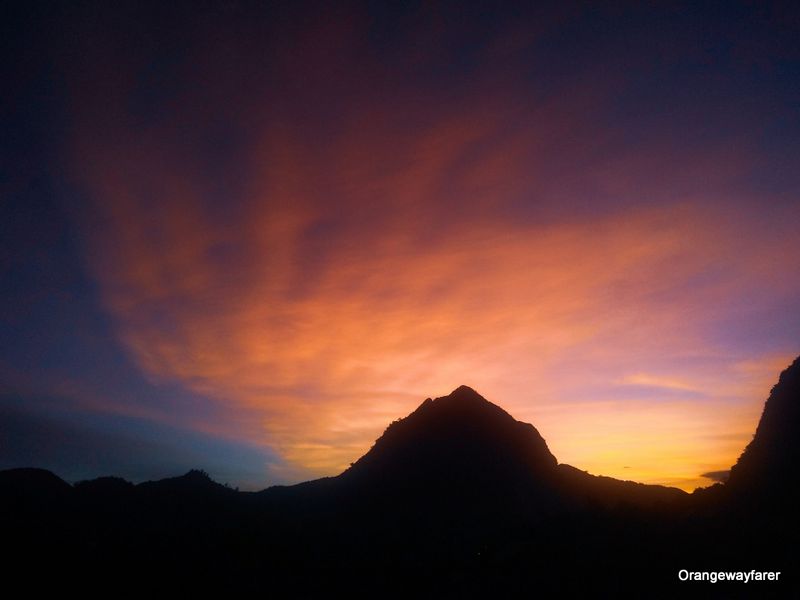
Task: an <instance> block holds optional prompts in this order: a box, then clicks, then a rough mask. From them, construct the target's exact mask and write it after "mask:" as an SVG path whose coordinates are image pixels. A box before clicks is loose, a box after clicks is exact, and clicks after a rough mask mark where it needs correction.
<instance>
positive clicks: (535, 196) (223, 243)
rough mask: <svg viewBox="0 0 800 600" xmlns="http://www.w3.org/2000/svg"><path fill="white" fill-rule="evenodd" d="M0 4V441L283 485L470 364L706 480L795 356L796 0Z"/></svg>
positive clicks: (508, 393)
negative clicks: (700, 0)
mask: <svg viewBox="0 0 800 600" xmlns="http://www.w3.org/2000/svg"><path fill="white" fill-rule="evenodd" d="M389 4H391V5H392V6H393V8H387V6H388V5H389ZM645 5H646V6H645ZM498 6H499V7H498ZM2 11H3V14H2V15H0V16H1V17H2V24H1V25H0V27H2V29H3V32H2V42H0V43H2V45H3V50H2V53H1V54H0V55H1V56H2V61H3V67H2V68H3V82H4V84H3V87H4V88H5V89H4V92H3V94H2V101H0V127H1V128H2V132H3V134H2V136H0V157H2V158H1V162H0V165H1V166H0V245H1V247H2V248H1V251H2V253H1V254H0V288H1V289H2V296H0V302H1V303H2V304H0V340H2V343H0V468H9V467H18V466H39V467H44V468H49V469H51V470H53V471H54V472H56V473H57V474H59V475H61V476H62V477H64V478H65V479H67V480H70V481H75V480H79V479H85V478H88V477H96V476H100V475H109V474H114V475H120V476H123V477H126V478H128V479H131V480H134V481H142V480H146V479H154V478H159V477H165V476H171V475H177V474H181V473H182V472H184V471H186V470H188V469H190V468H195V467H196V468H205V469H206V470H207V471H209V472H210V474H211V475H212V476H213V477H214V478H215V479H217V480H218V481H222V482H229V483H230V484H231V485H237V486H241V487H243V488H245V489H260V488H263V487H266V486H268V485H272V484H275V483H294V482H298V481H302V480H305V479H310V478H314V477H319V476H323V475H333V474H336V473H338V472H340V471H341V470H342V469H343V468H345V467H347V465H348V464H349V463H350V462H352V461H354V460H355V459H356V458H358V457H359V456H361V455H362V454H363V453H364V452H365V451H366V450H368V449H369V447H370V445H371V443H372V442H373V441H374V439H375V438H377V437H378V436H379V435H380V434H381V433H382V432H383V430H384V428H385V427H386V426H387V425H388V424H389V423H390V422H391V421H393V420H394V419H397V418H399V417H402V416H405V415H406V414H408V413H409V412H411V411H412V410H413V409H414V408H416V406H418V405H419V404H420V403H421V402H422V401H423V400H424V399H425V398H427V397H436V396H442V395H445V394H447V393H449V392H450V391H452V390H453V389H454V388H456V387H458V386H459V385H461V384H466V385H469V386H471V387H473V388H474V389H476V390H477V391H478V392H479V393H481V394H482V395H483V396H485V397H486V398H488V399H489V400H491V401H493V402H495V403H496V404H499V405H500V406H502V407H503V408H505V409H506V410H507V411H508V412H510V413H511V414H512V415H513V416H514V417H515V418H517V419H519V420H522V421H527V422H531V423H533V424H534V425H535V426H536V427H537V429H538V430H539V431H540V433H541V434H542V436H543V437H544V438H545V440H546V441H547V443H548V445H549V447H550V449H551V451H552V452H553V454H555V455H556V457H557V458H558V459H559V461H560V462H565V463H569V464H572V465H574V466H576V467H578V468H581V469H584V470H588V471H589V472H591V473H595V474H603V475H610V476H613V477H618V478H623V479H633V480H636V481H641V482H645V483H663V484H668V485H675V486H678V487H681V488H683V489H687V490H692V489H694V488H695V487H697V486H701V485H710V484H711V483H712V481H711V480H710V479H709V478H704V477H702V474H703V473H707V472H712V471H720V470H724V469H727V468H729V467H730V466H731V464H732V463H733V462H735V460H736V458H737V457H738V455H739V453H740V452H741V451H742V449H743V448H744V446H745V445H746V444H747V442H748V441H749V440H750V438H751V436H752V434H753V432H754V430H755V426H756V424H757V422H758V418H759V416H760V413H761V409H762V407H763V402H764V400H765V399H766V397H767V395H768V393H769V389H770V387H771V386H772V385H773V384H774V383H775V382H776V381H777V376H778V374H779V372H780V371H781V370H782V369H783V368H785V367H786V366H788V364H789V363H790V362H791V360H792V359H793V358H794V357H795V356H796V355H797V354H800V195H799V194H800V192H799V191H798V190H800V44H798V41H797V40H798V39H800V19H799V18H798V14H799V11H798V9H797V8H796V6H793V5H792V3H786V4H783V3H777V2H763V3H761V2H759V3H749V2H748V3H741V4H739V3H736V2H729V3H719V4H713V5H711V4H709V5H708V8H707V9H706V8H698V5H697V3H686V4H669V5H668V4H663V5H660V6H658V7H657V6H656V5H655V4H651V3H587V4H577V3H575V4H571V5H570V4H568V3H563V2H558V3H554V4H552V6H550V7H547V6H546V4H544V3H535V2H524V3H519V4H517V3H513V2H509V3H485V4H481V3H472V2H469V3H466V2H453V3H434V4H428V3H416V2H411V3H404V4H401V3H398V4H396V5H395V4H394V3H386V2H360V3H349V2H336V3H319V4H318V3H308V2H287V3H275V4H265V3H260V2H246V1H242V2H236V1H228V2H194V3H185V2H166V3H148V2H139V3H122V2H120V3H117V2H113V3H112V2H107V3H100V2H98V3H92V2H85V3H75V4H74V5H72V4H70V5H68V3H62V5H61V6H51V5H48V4H44V3H42V4H36V3H20V4H19V6H17V7H11V6H5V7H4V8H3V9H2Z"/></svg>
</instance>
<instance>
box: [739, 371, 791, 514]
mask: <svg viewBox="0 0 800 600" xmlns="http://www.w3.org/2000/svg"><path fill="white" fill-rule="evenodd" d="M798 464H800V357H798V358H797V359H795V361H794V362H793V363H792V364H791V365H790V366H789V367H788V368H787V369H786V370H785V371H783V372H782V373H781V375H780V377H779V379H778V383H777V384H776V385H775V386H774V387H773V388H772V391H771V392H770V395H769V398H767V401H766V404H765V405H764V412H763V414H762V415H761V420H760V421H759V423H758V428H757V429H756V432H755V435H754V436H753V440H752V441H751V442H750V443H749V444H748V445H747V447H746V448H745V450H744V452H742V455H741V456H740V457H739V460H738V461H737V462H736V464H735V465H734V466H733V467H732V468H731V472H730V476H729V478H728V481H727V483H726V485H725V487H726V488H727V490H728V491H729V493H730V494H732V495H733V496H734V497H741V498H748V499H749V500H750V501H754V502H764V501H769V502H770V503H771V504H772V505H773V508H777V507H779V506H783V507H785V508H787V509H788V508H792V509H794V508H795V507H796V506H797V503H798V501H800V482H798V479H797V465H798Z"/></svg>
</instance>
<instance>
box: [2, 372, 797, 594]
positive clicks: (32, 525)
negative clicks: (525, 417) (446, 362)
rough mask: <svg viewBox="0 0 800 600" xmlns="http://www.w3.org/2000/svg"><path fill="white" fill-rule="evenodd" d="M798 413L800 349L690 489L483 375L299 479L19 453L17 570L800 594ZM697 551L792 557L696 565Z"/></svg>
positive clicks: (7, 494) (81, 584) (73, 587)
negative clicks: (130, 467)
mask: <svg viewBox="0 0 800 600" xmlns="http://www.w3.org/2000/svg"><path fill="white" fill-rule="evenodd" d="M799 413H800V359H798V360H796V361H795V362H794V364H793V365H792V366H791V367H790V368H789V369H787V370H786V371H784V373H783V374H782V375H781V378H780V382H779V383H778V385H776V386H775V387H774V388H773V390H772V393H771V395H770V397H769V400H768V401H767V404H766V406H765V410H764V414H763V416H762V419H761V422H760V424H759V427H758V430H757V432H756V435H755V436H754V439H753V441H752V442H751V444H750V445H749V446H748V447H747V449H746V450H745V451H744V453H743V454H742V456H741V458H740V459H739V461H738V462H737V464H736V465H735V466H734V467H733V469H732V471H731V476H730V479H729V481H728V483H727V484H725V485H716V486H714V487H712V488H707V489H705V490H700V491H698V492H695V493H694V494H691V495H689V494H685V493H683V492H681V491H679V490H675V489H672V488H664V487H660V486H645V485H641V484H635V483H631V482H622V481H618V480H614V479H611V478H605V477H594V476H591V475H588V474H586V473H584V472H582V471H579V470H577V469H574V468H573V467H570V466H568V465H563V464H562V465H559V464H558V463H557V461H556V459H555V458H554V457H553V455H552V454H551V453H550V451H549V450H548V448H547V445H546V444H545V442H544V440H543V439H542V437H541V436H540V435H539V433H538V432H537V431H536V429H535V428H534V427H533V426H531V425H528V424H524V423H520V422H518V421H515V420H514V419H513V418H512V417H511V416H510V415H508V414H507V413H505V412H504V411H503V410H502V409H500V408H499V407H497V406H495V405H494V404H491V403H490V402H488V401H486V400H485V399H483V398H482V397H481V396H479V395H478V394H477V393H476V392H474V391H473V390H471V389H469V388H466V387H462V388H459V389H457V390H456V391H454V392H453V393H452V394H450V395H449V396H446V397H444V398H439V399H436V400H426V401H425V402H424V403H423V404H422V405H421V406H420V407H419V408H418V409H417V410H416V411H415V412H414V413H412V414H411V415H409V416H408V417H406V418H405V419H402V420H400V421H397V422H395V423H393V424H392V425H391V426H389V428H387V430H386V432H385V433H384V435H383V436H382V437H381V438H380V439H379V440H378V441H377V442H376V443H375V445H374V446H373V448H372V449H371V450H370V451H369V452H368V453H367V454H366V455H364V456H363V457H362V458H361V459H360V460H359V461H357V462H356V463H355V464H354V465H353V466H352V467H351V468H350V469H348V470H347V471H345V472H344V473H342V474H341V475H339V476H338V477H332V478H327V479H321V480H317V481H312V482H308V483H304V484H300V485H297V486H291V487H274V488H269V489H267V490H264V491H263V492H258V493H244V492H237V491H235V490H232V489H230V488H228V487H225V486H222V485H219V484H217V483H215V482H213V481H212V480H211V479H209V478H208V476H207V475H205V474H204V473H202V472H200V471H192V472H190V473H188V474H187V475H184V476H182V477H177V478H174V479H166V480H162V481H156V482H147V483H143V484H140V485H133V484H130V483H128V482H126V481H124V480H121V479H117V478H101V479H96V480H93V481H87V482H82V483H79V484H76V485H75V486H71V485H69V484H67V483H65V482H64V481H62V480H61V479H59V478H58V477H56V476H55V475H53V474H52V473H49V472H47V471H42V470H37V469H15V470H10V471H4V472H0V508H2V515H3V516H2V520H3V529H2V532H3V546H4V547H5V549H6V552H5V554H6V557H7V558H6V559H4V565H3V566H4V568H3V572H4V581H5V586H11V585H18V584H21V585H23V587H22V588H21V589H22V590H24V591H25V592H26V595H28V594H35V593H37V592H40V591H41V592H48V593H53V592H56V593H64V592H69V593H78V594H79V595H92V596H95V595H103V596H109V597H110V596H115V595H119V594H127V593H141V594H147V595H149V596H153V595H156V596H161V595H166V594H167V593H175V594H180V595H181V596H185V595H187V594H190V593H223V594H234V593H249V594H259V595H261V596H265V597H279V598H291V597H297V598H302V597H308V598H318V597H323V596H330V595H332V594H336V595H341V594H348V595H351V596H363V595H366V594H369V595H370V596H373V597H379V598H380V597H400V596H413V597H437V598H464V597H491V598H503V597H525V598H534V597H545V598H547V597H573V596H578V597H585V596H588V597H607V598H613V597H641V598H653V597H669V598H674V597H683V596H689V597H695V596H697V597H720V598H731V597H744V598H762V597H786V598H792V597H795V598H796V597H800V585H798V566H800V551H798V544H797V534H798V531H800V529H798V517H797V506H798V499H800V494H798V489H799V488H798V484H797V477H796V474H797V465H798V464H800V463H798V458H800V453H798V447H800V418H798V414H799ZM682 569H686V570H687V571H690V572H697V571H723V572H726V573H728V572H735V571H743V572H746V573H748V574H750V572H751V571H753V570H755V571H758V572H762V571H765V572H780V575H779V576H778V580H777V581H774V580H773V581H750V582H748V583H744V582H717V583H710V582H707V581H706V582H690V581H683V582H682V581H680V580H679V571H681V570H682ZM750 577H753V575H750ZM756 577H757V575H756ZM6 589H13V588H10V587H6Z"/></svg>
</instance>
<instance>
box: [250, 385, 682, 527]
mask: <svg viewBox="0 0 800 600" xmlns="http://www.w3.org/2000/svg"><path fill="white" fill-rule="evenodd" d="M262 494H263V495H264V496H265V497H270V498H272V499H275V498H282V499H284V501H285V502H287V503H291V504H293V505H295V506H296V505H298V504H300V505H303V506H304V508H305V509H306V510H310V509H311V507H313V506H319V507H320V509H322V510H331V509H332V508H335V507H337V506H339V505H344V506H345V508H349V507H352V506H358V507H359V510H361V511H363V510H364V509H365V508H367V509H368V508H370V507H375V506H381V507H383V509H386V510H389V509H391V510H395V511H398V512H402V513H404V514H409V513H412V512H414V511H418V512H420V513H424V514H425V515H426V516H430V515H431V514H433V515H436V514H438V513H444V514H447V515H448V516H449V517H452V515H453V514H456V513H458V514H461V515H464V514H471V515H475V514H478V513H487V512H493V513H495V514H497V515H499V516H497V517H495V518H496V519H500V518H501V517H502V518H506V517H513V518H523V517H524V518H526V519H527V520H531V519H532V520H537V519H540V518H543V517H546V516H548V515H552V514H554V513H564V512H565V511H570V510H578V509H581V508H587V507H592V508H598V507H604V508H609V507H613V506H617V505H627V506H636V507H640V508H641V507H645V508H651V507H655V506H659V505H664V504H673V503H675V502H680V501H682V500H685V499H686V498H687V494H686V493H685V492H683V491H681V490H678V489H675V488H667V487H664V486H656V485H644V484H640V483H634V482H630V481H619V480H617V479H613V478H610V477H597V476H594V475H590V474H588V473H586V472H584V471H581V470H579V469H576V468H574V467H571V466H569V465H559V464H558V461H557V460H556V457H555V456H553V454H552V453H551V452H550V449H549V448H548V447H547V443H546V442H545V440H544V438H543V437H542V436H541V435H540V434H539V432H538V431H537V430H536V428H535V427H534V426H533V425H531V424H529V423H523V422H520V421H517V420H516V419H514V418H513V417H512V416H511V415H510V414H508V413H507V412H506V411H505V410H503V409H502V408H500V407H499V406H497V405H496V404H493V403H492V402H489V401H488V400H487V399H486V398H484V397H483V396H481V395H480V394H478V393H477V392H476V391H475V390H473V389H472V388H470V387H467V386H463V385H462V386H460V387H459V388H457V389H455V390H454V391H453V392H451V393H450V394H449V395H447V396H443V397H440V398H436V399H431V398H428V399H427V400H425V401H424V402H423V403H422V404H420V406H419V407H418V408H417V409H416V410H414V411H413V412H412V413H411V414H409V415H408V416H407V417H405V418H402V419H398V420H397V421H394V422H393V423H391V424H390V425H389V426H388V427H387V428H386V430H385V431H384V433H383V435H381V436H380V438H378V439H377V440H376V442H375V444H374V445H373V446H372V448H371V449H370V450H369V451H368V452H367V453H366V454H365V455H364V456H362V457H361V458H359V459H358V460H357V461H356V462H354V463H353V464H352V465H351V466H350V468H348V469H347V470H345V471H344V472H343V473H341V474H340V475H338V476H336V477H328V478H323V479H320V480H316V481H313V482H306V483H302V484H299V485H297V486H289V487H276V488H269V489H267V490H265V491H264V492H263V493H262Z"/></svg>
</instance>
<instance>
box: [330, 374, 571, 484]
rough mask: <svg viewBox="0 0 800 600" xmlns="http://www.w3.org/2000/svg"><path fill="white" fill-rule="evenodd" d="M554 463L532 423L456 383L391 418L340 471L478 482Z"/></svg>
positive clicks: (548, 469) (543, 472)
mask: <svg viewBox="0 0 800 600" xmlns="http://www.w3.org/2000/svg"><path fill="white" fill-rule="evenodd" d="M556 464H557V461H556V459H555V457H554V456H553V455H552V454H551V453H550V450H549V449H548V448H547V444H546V443H545V441H544V439H543V438H542V436H541V435H539V432H538V431H536V429H535V428H534V427H533V425H530V424H528V423H521V422H519V421H517V420H516V419H514V418H513V417H512V416H511V415H509V414H508V413H507V412H506V411H504V410H503V409H502V408H500V407H499V406H497V405H496V404H493V403H491V402H489V401H488V400H486V399H485V398H484V397H483V396H481V395H480V394H479V393H478V392H476V391H475V390H474V389H472V388H470V387H467V386H460V387H458V388H456V389H455V390H453V392H451V393H450V394H449V395H447V396H442V397H440V398H436V399H430V398H428V399H427V400H425V401H424V402H423V403H422V404H421V405H420V406H419V407H418V408H417V409H416V410H415V411H414V412H412V413H411V414H410V415H408V416H407V417H405V418H403V419H400V420H398V421H395V422H394V423H392V424H391V425H390V426H389V427H388V428H387V429H386V431H385V432H384V434H383V435H382V436H381V437H380V438H378V440H377V441H376V442H375V444H374V446H373V447H372V449H371V450H370V451H369V452H367V454H365V455H364V456H362V457H361V458H360V459H359V460H358V461H356V462H355V463H354V464H353V465H352V467H351V468H350V469H348V470H347V471H345V473H344V475H345V476H346V477H348V478H352V477H359V476H361V475H366V474H370V477H373V478H378V479H381V480H386V479H389V478H393V479H394V480H396V481H404V480H408V479H413V478H423V479H428V480H432V479H437V478H446V479H447V480H448V481H451V482H452V481H454V480H459V481H473V482H474V481H477V482H478V483H480V481H481V480H482V479H487V478H498V477H500V478H502V477H505V476H510V474H511V473H512V472H513V473H515V474H517V475H518V474H519V473H523V472H524V473H526V474H527V476H529V477H530V476H533V477H534V478H536V477H539V478H545V477H547V476H549V475H550V474H551V473H552V472H553V471H554V470H555V467H556ZM515 476H516V475H515ZM509 478H510V477H509Z"/></svg>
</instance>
